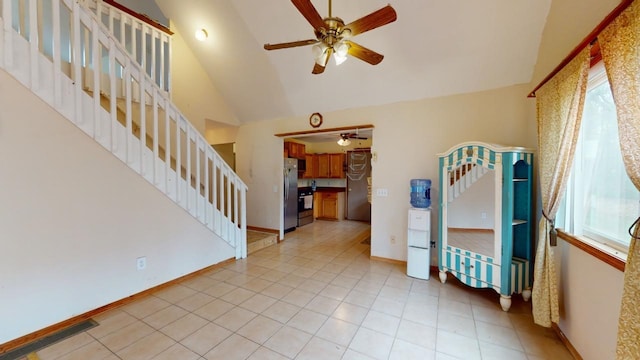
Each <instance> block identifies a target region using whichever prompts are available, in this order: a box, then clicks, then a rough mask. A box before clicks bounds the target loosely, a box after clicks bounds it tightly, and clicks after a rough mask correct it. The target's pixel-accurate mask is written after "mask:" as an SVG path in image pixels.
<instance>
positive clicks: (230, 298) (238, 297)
mask: <svg viewBox="0 0 640 360" xmlns="http://www.w3.org/2000/svg"><path fill="white" fill-rule="evenodd" d="M255 294H256V293H255V292H254V291H251V290H247V289H243V288H237V289H234V290H232V291H230V292H229V293H227V294H225V295H223V296H221V297H220V299H221V300H224V301H226V302H228V303H232V304H234V305H240V304H242V303H243V302H245V301H246V300H247V299H249V298H250V297H252V296H253V295H255Z"/></svg>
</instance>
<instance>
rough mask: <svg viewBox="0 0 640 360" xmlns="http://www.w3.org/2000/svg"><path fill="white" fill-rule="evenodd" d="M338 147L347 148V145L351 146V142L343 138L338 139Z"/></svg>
mask: <svg viewBox="0 0 640 360" xmlns="http://www.w3.org/2000/svg"><path fill="white" fill-rule="evenodd" d="M338 145H340V146H349V145H351V140H349V139H345V138H340V140H338Z"/></svg>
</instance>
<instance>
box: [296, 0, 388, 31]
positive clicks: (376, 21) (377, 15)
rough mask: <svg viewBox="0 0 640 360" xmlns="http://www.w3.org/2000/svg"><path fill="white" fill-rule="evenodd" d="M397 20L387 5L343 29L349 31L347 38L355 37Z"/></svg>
mask: <svg viewBox="0 0 640 360" xmlns="http://www.w3.org/2000/svg"><path fill="white" fill-rule="evenodd" d="M294 2H295V1H294ZM397 18H398V16H397V14H396V11H395V10H394V9H393V8H392V7H391V5H387V6H385V7H383V8H382V9H380V10H377V11H374V12H372V13H371V14H369V15H366V16H363V17H361V18H360V19H358V20H355V21H353V22H351V23H349V24H347V25H345V26H344V29H349V30H351V34H350V35H349V36H355V35H358V34H362V33H363V32H366V31H369V30H373V29H375V28H378V27H380V26H383V25H387V24H389V23H392V22H394V21H396V19H397ZM343 31H344V30H343Z"/></svg>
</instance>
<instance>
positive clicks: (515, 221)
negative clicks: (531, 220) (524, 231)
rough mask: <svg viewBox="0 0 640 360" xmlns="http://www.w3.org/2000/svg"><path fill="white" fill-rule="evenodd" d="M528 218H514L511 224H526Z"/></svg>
mask: <svg viewBox="0 0 640 360" xmlns="http://www.w3.org/2000/svg"><path fill="white" fill-rule="evenodd" d="M526 223H527V220H520V219H513V221H512V222H511V225H520V224H526Z"/></svg>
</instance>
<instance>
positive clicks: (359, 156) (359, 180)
mask: <svg viewBox="0 0 640 360" xmlns="http://www.w3.org/2000/svg"><path fill="white" fill-rule="evenodd" d="M346 166H347V171H346V176H347V204H346V206H347V220H356V221H364V222H368V223H371V202H370V199H371V149H362V150H350V151H347V160H346Z"/></svg>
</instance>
